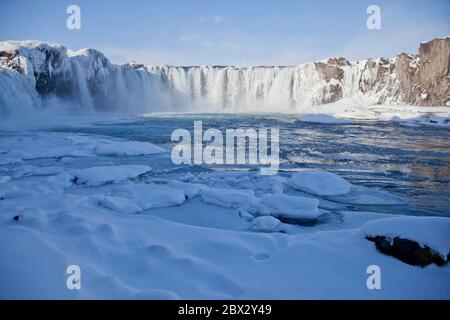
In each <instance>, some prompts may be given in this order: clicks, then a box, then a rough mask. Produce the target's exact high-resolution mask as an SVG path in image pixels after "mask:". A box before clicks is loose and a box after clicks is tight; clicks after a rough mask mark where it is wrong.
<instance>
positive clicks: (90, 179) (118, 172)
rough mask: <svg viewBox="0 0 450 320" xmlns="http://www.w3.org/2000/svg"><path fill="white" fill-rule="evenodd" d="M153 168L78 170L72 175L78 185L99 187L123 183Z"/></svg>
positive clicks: (137, 166)
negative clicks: (106, 184)
mask: <svg viewBox="0 0 450 320" xmlns="http://www.w3.org/2000/svg"><path fill="white" fill-rule="evenodd" d="M151 170H152V168H150V167H149V166H143V165H121V166H102V167H92V168H87V169H81V170H76V171H74V172H73V173H72V174H73V176H74V178H75V181H76V183H77V184H86V185H88V186H98V185H102V184H105V183H112V182H121V181H125V180H127V179H131V178H136V177H138V176H140V175H143V174H145V173H147V172H150V171H151Z"/></svg>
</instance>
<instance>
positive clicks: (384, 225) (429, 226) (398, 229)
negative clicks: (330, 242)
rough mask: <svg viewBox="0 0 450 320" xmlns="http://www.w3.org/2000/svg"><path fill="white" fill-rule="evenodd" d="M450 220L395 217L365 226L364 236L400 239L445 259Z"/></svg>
mask: <svg viewBox="0 0 450 320" xmlns="http://www.w3.org/2000/svg"><path fill="white" fill-rule="evenodd" d="M449 231H450V219H448V218H441V217H395V218H387V219H380V220H375V221H371V222H368V223H367V224H365V225H364V226H363V227H362V228H361V230H360V233H361V234H362V235H363V236H364V237H365V236H386V237H389V238H391V239H392V238H395V237H400V238H403V239H409V240H413V241H416V242H418V243H419V244H421V245H422V246H425V245H426V246H428V247H430V248H431V249H434V250H436V251H437V252H439V253H440V254H441V255H442V256H443V257H447V254H448V253H449V252H450V232H449Z"/></svg>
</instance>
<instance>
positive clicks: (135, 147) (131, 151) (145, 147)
mask: <svg viewBox="0 0 450 320" xmlns="http://www.w3.org/2000/svg"><path fill="white" fill-rule="evenodd" d="M164 151H165V150H164V149H162V148H160V147H158V146H155V145H153V144H151V143H147V142H138V141H126V142H117V141H115V142H109V143H102V144H99V145H97V146H96V147H95V149H94V152H95V153H96V154H98V155H105V156H122V157H124V156H140V155H149V154H155V153H161V152H164Z"/></svg>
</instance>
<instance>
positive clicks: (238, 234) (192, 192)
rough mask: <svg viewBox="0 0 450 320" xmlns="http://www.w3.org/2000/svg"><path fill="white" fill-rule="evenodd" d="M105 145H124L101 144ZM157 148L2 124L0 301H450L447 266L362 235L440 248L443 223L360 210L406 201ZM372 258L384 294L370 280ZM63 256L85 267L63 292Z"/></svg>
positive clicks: (309, 175) (445, 239)
mask: <svg viewBox="0 0 450 320" xmlns="http://www.w3.org/2000/svg"><path fill="white" fill-rule="evenodd" d="M104 146H107V147H108V148H109V147H111V146H113V147H111V148H110V149H109V150H113V149H114V150H116V151H120V150H126V152H125V153H117V152H116V151H114V152H112V153H109V152H107V153H101V154H100V153H97V151H98V150H99V149H101V148H102V147H104ZM119 146H120V147H119ZM157 148H158V147H156V148H155V146H154V145H152V144H150V143H146V142H140V143H139V146H137V144H135V143H134V142H131V141H127V140H123V139H116V138H112V137H107V136H97V135H85V134H70V133H51V132H40V131H39V132H37V131H29V132H26V131H21V132H19V131H16V132H6V131H2V132H1V135H0V150H1V151H0V160H3V161H4V162H5V163H6V162H8V164H5V165H4V166H2V168H0V169H1V171H0V174H1V175H0V177H1V178H0V298H1V299H14V298H17V299H316V298H321V299H420V298H422V299H447V298H448V297H449V295H450V286H449V284H448V279H449V277H450V268H449V266H444V267H438V266H435V265H430V266H428V267H426V268H419V267H413V266H410V265H407V264H405V263H403V262H401V261H399V260H397V259H395V258H393V257H390V256H387V255H384V254H382V253H380V252H379V251H378V250H377V249H376V248H375V246H374V244H373V243H372V242H370V241H368V240H366V239H365V237H366V236H367V235H386V236H389V237H395V236H399V237H402V238H408V239H411V240H415V241H418V242H419V243H421V244H422V245H428V246H430V247H431V248H433V249H435V250H438V251H439V252H440V253H442V254H444V253H446V252H448V250H449V249H450V239H449V232H448V230H450V229H449V228H450V218H443V217H439V218H438V217H431V216H427V217H413V216H399V215H398V214H396V208H397V207H390V209H391V210H392V211H390V212H389V213H381V212H379V213H377V212H365V211H361V209H360V208H359V207H358V206H359V205H363V204H371V205H376V204H380V203H383V204H388V205H398V204H400V203H403V201H404V200H403V199H400V198H398V197H397V196H395V195H391V194H389V193H386V192H384V191H380V190H374V189H369V188H365V187H363V186H360V185H356V184H355V185H352V184H350V183H349V182H347V181H346V180H344V179H343V178H341V177H339V176H338V175H335V174H333V173H329V172H326V171H319V170H301V171H299V172H296V171H286V172H282V173H279V174H278V175H277V176H273V177H265V176H259V175H258V172H255V171H253V172H252V171H241V172H235V171H204V172H200V173H195V172H188V173H186V172H185V173H179V172H178V171H177V170H172V169H173V167H170V166H166V163H167V153H166V152H158V153H149V154H148V155H147V156H141V155H143V154H146V152H150V151H153V150H155V149H157ZM130 150H131V151H130ZM161 150H162V149H161ZM143 152H144V153H143ZM343 156H346V157H355V158H357V157H358V155H357V154H355V153H351V154H345V155H343ZM11 158H16V159H20V161H16V162H12V161H6V160H5V159H11ZM150 168H152V170H151V171H150ZM296 170H297V169H296ZM74 177H78V179H77V180H74ZM74 181H75V182H74ZM347 204H348V205H347ZM319 206H320V209H319ZM324 207H326V208H327V210H324V209H323V208H324ZM348 210H353V211H348ZM277 217H278V218H277ZM286 217H291V218H292V217H293V218H296V219H309V220H312V222H313V223H311V224H308V225H295V224H290V223H288V222H286V221H285V220H283V218H286ZM280 219H281V220H283V221H284V222H283V223H282V222H281V221H280ZM373 264H375V265H378V266H380V268H381V271H382V290H368V289H367V287H366V280H367V277H368V275H367V274H366V270H367V267H368V266H369V265H373ZM69 265H78V266H79V267H80V269H81V286H82V289H81V290H68V289H67V288H66V280H67V274H66V269H67V267H68V266H69ZM411 279H413V280H414V281H411ZM274 288H275V289H276V290H274Z"/></svg>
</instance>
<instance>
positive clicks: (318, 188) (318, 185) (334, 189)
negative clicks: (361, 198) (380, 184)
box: [289, 169, 351, 196]
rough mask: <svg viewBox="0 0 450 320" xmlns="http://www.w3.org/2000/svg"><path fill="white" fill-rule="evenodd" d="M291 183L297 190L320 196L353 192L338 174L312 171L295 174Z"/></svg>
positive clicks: (306, 170) (307, 170)
mask: <svg viewBox="0 0 450 320" xmlns="http://www.w3.org/2000/svg"><path fill="white" fill-rule="evenodd" d="M289 183H290V184H291V185H292V186H293V187H294V188H296V189H299V190H302V191H305V192H308V193H311V194H315V195H318V196H338V195H344V194H347V193H349V192H350V190H351V184H350V183H349V182H347V181H346V180H345V179H344V178H341V177H340V176H338V175H337V174H334V173H331V172H326V171H320V170H312V169H311V170H310V169H305V170H302V171H300V172H297V173H294V174H293V175H292V177H291V178H290V179H289Z"/></svg>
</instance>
